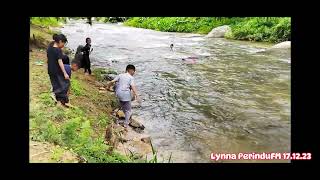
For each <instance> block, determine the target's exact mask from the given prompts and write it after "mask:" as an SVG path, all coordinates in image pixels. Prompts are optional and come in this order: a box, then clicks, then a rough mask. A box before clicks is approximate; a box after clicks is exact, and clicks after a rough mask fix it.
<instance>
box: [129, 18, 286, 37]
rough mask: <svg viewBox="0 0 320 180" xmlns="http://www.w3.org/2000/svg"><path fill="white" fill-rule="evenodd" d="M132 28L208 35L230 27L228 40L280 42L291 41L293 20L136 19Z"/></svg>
mask: <svg viewBox="0 0 320 180" xmlns="http://www.w3.org/2000/svg"><path fill="white" fill-rule="evenodd" d="M124 24H125V25H128V26H134V27H138V28H147V29H154V30H158V31H167V32H192V33H200V34H207V33H209V32H210V31H211V30H212V29H213V28H215V27H218V26H222V25H230V26H231V29H232V32H231V33H228V34H226V37H227V38H231V39H239V40H250V41H270V42H280V41H285V40H290V35H291V22H290V18H279V17H248V18H243V17H133V18H130V19H128V20H127V21H126V22H125V23H124Z"/></svg>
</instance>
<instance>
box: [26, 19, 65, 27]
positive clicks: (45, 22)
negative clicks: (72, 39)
mask: <svg viewBox="0 0 320 180" xmlns="http://www.w3.org/2000/svg"><path fill="white" fill-rule="evenodd" d="M65 22H66V18H65V17H31V18H30V23H31V24H34V25H38V26H43V27H49V26H51V27H58V26H61V24H62V23H65Z"/></svg>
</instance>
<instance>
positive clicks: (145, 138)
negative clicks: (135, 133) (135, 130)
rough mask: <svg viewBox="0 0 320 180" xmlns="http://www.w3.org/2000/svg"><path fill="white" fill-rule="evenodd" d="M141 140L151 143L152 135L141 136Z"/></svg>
mask: <svg viewBox="0 0 320 180" xmlns="http://www.w3.org/2000/svg"><path fill="white" fill-rule="evenodd" d="M141 141H142V142H144V143H147V144H151V138H150V137H143V138H141Z"/></svg>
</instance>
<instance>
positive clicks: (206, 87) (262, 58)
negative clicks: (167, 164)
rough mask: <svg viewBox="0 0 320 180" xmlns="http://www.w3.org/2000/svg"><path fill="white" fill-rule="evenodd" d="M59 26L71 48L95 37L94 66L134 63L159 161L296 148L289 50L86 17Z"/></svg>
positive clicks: (205, 159)
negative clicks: (270, 50)
mask: <svg viewBox="0 0 320 180" xmlns="http://www.w3.org/2000/svg"><path fill="white" fill-rule="evenodd" d="M61 30H62V33H64V34H65V35H66V36H67V38H68V44H67V46H68V47H70V48H72V49H76V48H77V46H78V45H79V44H82V45H85V38H86V37H91V39H92V47H93V49H94V50H93V52H92V55H91V56H92V66H93V67H112V68H114V69H115V70H116V71H117V72H118V73H122V72H124V71H125V67H126V65H127V64H129V63H130V64H134V65H135V66H136V69H137V71H136V75H135V82H136V85H137V88H138V90H139V94H140V96H141V99H142V100H143V101H142V104H141V107H140V108H134V109H133V114H134V115H137V116H139V117H140V118H141V119H143V123H144V125H145V127H146V129H145V131H146V132H147V133H148V134H150V135H151V138H152V140H153V141H152V142H153V145H154V146H155V147H156V149H157V151H158V154H159V157H160V158H159V159H160V162H161V160H162V159H165V160H167V158H168V156H169V155H170V154H172V161H173V162H213V161H211V160H210V154H211V153H212V152H216V153H217V152H218V153H238V152H290V147H291V142H290V139H291V135H290V133H291V123H290V122H291V118H290V113H291V111H290V109H291V105H290V98H291V96H290V81H291V80H290V78H291V75H290V72H291V71H290V70H291V64H290V62H291V57H290V56H277V55H272V54H268V55H267V54H263V53H258V52H259V51H262V50H264V49H265V48H267V47H269V46H270V45H269V44H262V43H252V42H244V41H234V40H226V39H223V38H218V39H207V38H205V37H204V36H203V35H198V34H189V33H170V32H158V31H153V30H147V29H140V28H133V27H126V26H124V25H121V24H103V23H94V24H93V26H90V25H88V24H85V23H84V22H82V21H71V22H69V23H68V24H66V25H65V26H64V27H63V28H62V29H61ZM171 43H173V44H174V50H173V51H171V50H170V47H169V46H170V44H171ZM289 54H290V53H289ZM186 57H196V58H197V59H196V63H195V64H187V63H184V62H183V61H182V60H181V59H182V58H186ZM220 162H261V161H220ZM267 162H273V161H267Z"/></svg>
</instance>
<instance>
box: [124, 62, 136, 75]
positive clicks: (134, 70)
mask: <svg viewBox="0 0 320 180" xmlns="http://www.w3.org/2000/svg"><path fill="white" fill-rule="evenodd" d="M126 72H128V73H129V74H130V75H131V76H133V75H134V73H135V72H136V67H134V65H132V64H129V65H128V66H127V67H126Z"/></svg>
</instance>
